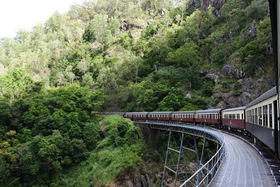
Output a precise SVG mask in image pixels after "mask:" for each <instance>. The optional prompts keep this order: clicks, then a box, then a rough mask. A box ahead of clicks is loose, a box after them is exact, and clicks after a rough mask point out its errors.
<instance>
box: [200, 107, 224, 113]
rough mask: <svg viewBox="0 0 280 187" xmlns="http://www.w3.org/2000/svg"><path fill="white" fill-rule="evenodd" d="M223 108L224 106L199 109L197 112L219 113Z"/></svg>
mask: <svg viewBox="0 0 280 187" xmlns="http://www.w3.org/2000/svg"><path fill="white" fill-rule="evenodd" d="M221 110H222V108H218V109H206V110H198V111H196V113H219V112H220V111H221Z"/></svg>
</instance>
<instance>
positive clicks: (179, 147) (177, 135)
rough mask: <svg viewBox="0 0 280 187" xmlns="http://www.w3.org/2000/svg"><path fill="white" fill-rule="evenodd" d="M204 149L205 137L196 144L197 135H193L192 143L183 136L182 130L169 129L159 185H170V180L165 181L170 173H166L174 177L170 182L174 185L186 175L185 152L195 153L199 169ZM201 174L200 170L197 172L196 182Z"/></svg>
mask: <svg viewBox="0 0 280 187" xmlns="http://www.w3.org/2000/svg"><path fill="white" fill-rule="evenodd" d="M176 139H177V140H176ZM178 140H179V141H178ZM186 144H188V145H186ZM201 144H202V145H201ZM187 146H189V147H187ZM204 149H205V137H203V139H202V141H200V143H199V146H198V141H197V137H193V143H190V142H189V141H188V140H187V139H186V138H185V134H184V133H183V132H174V131H169V138H168V143H167V149H166V154H165V162H164V169H163V175H162V181H161V186H168V185H170V181H167V178H170V175H168V173H170V174H172V175H173V177H172V178H173V179H174V182H173V183H172V184H173V185H172V186H174V187H176V186H179V185H180V184H182V180H184V179H186V178H187V177H188V176H187V175H188V166H187V162H186V158H187V155H186V153H187V152H193V153H195V154H196V158H197V165H198V169H199V168H200V167H201V166H202V165H203V157H204ZM193 153H192V155H193ZM175 160H177V162H176V163H172V162H174V161H175ZM189 172H190V171H189ZM202 175H203V174H202V173H200V172H198V173H197V181H196V184H199V183H200V180H201V178H202ZM168 183H169V184H168Z"/></svg>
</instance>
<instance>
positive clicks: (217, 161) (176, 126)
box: [134, 121, 225, 187]
mask: <svg viewBox="0 0 280 187" xmlns="http://www.w3.org/2000/svg"><path fill="white" fill-rule="evenodd" d="M134 122H135V123H138V124H150V125H151V126H150V127H151V128H156V129H161V130H171V131H178V132H184V133H187V134H190V135H194V136H203V137H206V138H208V139H210V140H214V141H216V142H217V143H218V144H219V145H220V146H219V149H218V150H217V152H216V153H215V154H214V155H213V156H212V157H211V158H210V159H209V160H208V161H207V162H206V163H205V164H204V165H202V166H201V167H200V168H199V169H198V170H197V171H196V172H195V173H194V174H193V175H192V176H190V177H189V178H188V179H186V180H185V181H184V182H183V183H182V184H181V185H180V187H204V186H208V185H209V184H210V183H211V182H212V180H213V179H214V177H215V175H216V173H217V171H218V169H219V167H220V165H221V163H222V161H223V159H224V157H225V145H224V140H223V137H221V136H218V135H216V134H213V133H212V132H211V128H209V127H205V126H198V125H191V124H188V123H187V124H186V123H176V122H169V121H165V122H162V121H134ZM209 130H210V131H209Z"/></svg>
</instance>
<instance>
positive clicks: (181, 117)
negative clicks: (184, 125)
mask: <svg viewBox="0 0 280 187" xmlns="http://www.w3.org/2000/svg"><path fill="white" fill-rule="evenodd" d="M195 112H196V111H176V112H172V113H171V119H172V121H182V122H190V123H194V122H195Z"/></svg>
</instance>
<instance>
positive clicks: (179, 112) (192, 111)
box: [172, 110, 196, 114]
mask: <svg viewBox="0 0 280 187" xmlns="http://www.w3.org/2000/svg"><path fill="white" fill-rule="evenodd" d="M195 112H196V110H190V111H174V112H172V114H186V113H188V114H189V113H195Z"/></svg>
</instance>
